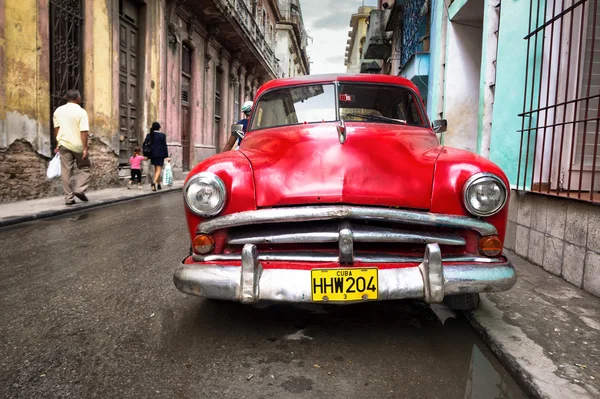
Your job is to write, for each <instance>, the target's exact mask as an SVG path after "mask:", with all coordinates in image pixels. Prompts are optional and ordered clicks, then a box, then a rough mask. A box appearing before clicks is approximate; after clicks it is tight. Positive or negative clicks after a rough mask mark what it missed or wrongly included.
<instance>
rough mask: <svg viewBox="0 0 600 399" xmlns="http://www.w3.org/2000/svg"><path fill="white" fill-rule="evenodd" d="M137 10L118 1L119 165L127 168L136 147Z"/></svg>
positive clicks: (124, 0)
mask: <svg viewBox="0 0 600 399" xmlns="http://www.w3.org/2000/svg"><path fill="white" fill-rule="evenodd" d="M138 24H139V9H138V6H137V4H136V3H135V2H134V1H131V0H121V1H119V163H120V164H127V162H128V161H129V157H130V156H131V154H132V153H133V148H135V147H138V146H139V137H138V136H139V134H138V133H139V132H138V114H139V108H138V102H139V95H138V87H139V81H138V79H139V76H138V68H139V60H138V55H139V35H138Z"/></svg>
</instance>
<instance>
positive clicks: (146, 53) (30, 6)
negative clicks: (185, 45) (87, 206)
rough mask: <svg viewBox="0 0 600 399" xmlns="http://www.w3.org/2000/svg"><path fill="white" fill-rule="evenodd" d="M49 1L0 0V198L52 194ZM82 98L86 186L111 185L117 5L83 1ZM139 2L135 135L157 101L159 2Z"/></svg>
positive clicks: (114, 174)
mask: <svg viewBox="0 0 600 399" xmlns="http://www.w3.org/2000/svg"><path fill="white" fill-rule="evenodd" d="M49 2H50V0H0V203H3V202H13V201H18V200H22V199H33V198H39V197H43V196H48V195H56V194H60V192H61V190H60V189H59V188H58V184H54V183H53V182H50V181H48V180H47V179H46V178H45V169H46V167H47V162H48V161H49V159H50V157H51V156H52V155H53V151H52V148H51V131H50V126H51V109H50V70H51V65H50V26H49V25H50V24H49V17H50V13H49ZM82 4H84V20H83V38H82V39H83V40H82V41H83V48H82V52H83V68H82V74H83V76H82V81H83V90H81V89H82V88H81V87H78V88H77V89H80V90H81V91H82V97H83V101H84V104H83V105H84V107H85V109H86V110H87V112H88V115H89V119H90V133H91V137H92V138H91V141H90V158H91V160H92V164H93V168H92V182H91V186H90V188H91V189H98V188H104V187H109V186H114V185H117V184H118V183H119V168H118V152H119V147H120V142H119V140H120V134H119V10H118V4H119V2H118V1H117V0H94V1H91V0H85V1H82ZM138 4H140V6H139V7H140V25H139V31H138V32H139V39H140V42H139V59H140V66H139V80H138V99H137V102H138V110H139V114H138V118H137V121H138V125H137V126H136V132H138V134H139V138H140V139H143V137H144V134H145V132H146V131H147V130H148V128H149V127H150V125H151V123H152V122H153V121H155V120H161V116H163V115H164V113H165V106H164V105H163V104H162V103H161V98H164V94H163V91H164V90H165V88H163V86H162V80H161V71H163V72H164V70H165V60H164V59H165V57H164V55H165V53H166V51H165V46H166V44H165V43H166V29H165V28H164V18H165V7H166V1H165V0H146V1H145V2H139V3H138Z"/></svg>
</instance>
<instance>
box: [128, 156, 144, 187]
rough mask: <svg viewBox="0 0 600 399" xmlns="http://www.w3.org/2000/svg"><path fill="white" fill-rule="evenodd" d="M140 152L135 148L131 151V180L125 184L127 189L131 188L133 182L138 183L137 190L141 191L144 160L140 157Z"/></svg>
mask: <svg viewBox="0 0 600 399" xmlns="http://www.w3.org/2000/svg"><path fill="white" fill-rule="evenodd" d="M141 152H142V150H141V149H140V148H139V147H136V148H135V149H134V150H133V156H132V157H131V158H129V164H130V165H131V180H129V183H128V184H127V188H131V184H132V183H133V181H134V180H137V182H138V190H141V189H142V161H143V160H144V159H145V158H144V157H143V156H142V155H141Z"/></svg>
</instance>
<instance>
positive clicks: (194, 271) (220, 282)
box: [173, 244, 516, 303]
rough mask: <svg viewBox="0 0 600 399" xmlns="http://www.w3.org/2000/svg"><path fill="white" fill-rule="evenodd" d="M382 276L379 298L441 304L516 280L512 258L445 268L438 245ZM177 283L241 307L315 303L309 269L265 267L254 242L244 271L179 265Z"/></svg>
mask: <svg viewBox="0 0 600 399" xmlns="http://www.w3.org/2000/svg"><path fill="white" fill-rule="evenodd" d="M348 267H352V266H348ZM378 274H379V278H378V280H379V291H378V300H392V299H403V298H415V299H422V300H424V301H425V302H427V303H439V302H442V300H443V299H444V296H446V295H453V294H464V293H478V292H493V291H506V290H508V289H510V288H511V287H512V286H513V285H514V284H515V282H516V274H515V270H514V269H513V267H512V264H511V263H510V261H508V260H506V261H502V262H497V263H486V264H480V263H471V264H468V263H466V264H465V263H463V264H460V265H452V264H447V265H444V264H443V262H442V256H441V253H440V248H439V245H438V244H428V245H427V246H426V249H425V254H424V257H423V261H422V262H421V264H420V265H419V266H418V267H403V268H394V269H380V270H379V271H378ZM173 280H174V282H175V286H176V287H177V288H178V289H179V290H180V291H181V292H184V293H186V294H191V295H197V296H202V297H205V298H213V299H224V300H232V301H240V302H243V303H256V302H258V301H259V300H261V299H262V300H272V301H282V302H311V301H312V295H311V283H310V281H311V272H310V270H295V269H271V268H269V269H263V268H262V266H261V264H260V261H259V255H258V252H257V250H256V246H255V245H253V244H246V245H245V246H244V248H243V250H242V266H241V267H239V266H219V265H214V264H210V265H202V264H181V265H179V267H178V268H177V270H176V271H175V275H174V277H173ZM332 303H334V302H332ZM344 303H347V302H344Z"/></svg>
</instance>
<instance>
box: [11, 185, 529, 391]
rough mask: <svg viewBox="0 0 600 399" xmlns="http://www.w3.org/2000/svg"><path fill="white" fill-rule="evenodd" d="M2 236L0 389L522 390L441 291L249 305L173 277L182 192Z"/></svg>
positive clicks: (182, 238) (181, 252) (180, 240)
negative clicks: (193, 291) (201, 294)
mask: <svg viewBox="0 0 600 399" xmlns="http://www.w3.org/2000/svg"><path fill="white" fill-rule="evenodd" d="M0 240H1V241H0V242H1V243H2V244H1V248H2V255H3V257H2V267H1V268H0V291H1V292H2V295H1V297H0V314H2V323H0V351H1V356H0V359H1V360H0V362H1V364H0V397H7V398H34V397H35V398H45V397H48V398H49V397H77V398H89V397H102V398H111V397H114V398H117V397H130V398H133V397H135V398H147V397H164V398H171V397H178V398H183V397H189V398H354V397H371V398H491V397H501V398H509V397H510V398H522V397H524V396H523V394H522V393H521V391H520V389H519V388H518V387H517V386H516V385H515V383H514V381H513V380H512V379H511V378H510V377H509V376H508V375H507V373H506V371H505V370H504V369H503V368H502V367H501V366H500V365H499V363H498V362H497V361H496V360H495V358H494V356H493V355H492V354H491V353H490V351H489V350H488V349H487V348H486V347H485V345H484V344H483V343H482V342H481V341H480V340H479V338H478V337H477V336H476V334H475V332H474V331H473V330H472V329H471V327H470V325H469V323H468V322H467V321H466V320H465V319H464V317H463V316H462V315H458V316H457V317H456V318H453V317H451V318H448V319H447V320H445V319H446V317H445V316H444V314H446V312H444V308H443V307H441V306H434V308H435V310H436V311H435V312H434V311H432V309H430V308H429V306H427V305H425V304H421V303H418V302H412V301H409V302H392V303H369V304H364V305H355V306H303V307H298V306H291V305H282V304H269V303H266V304H265V303H260V304H259V305H256V306H252V307H251V306H244V305H241V304H237V303H227V302H218V301H208V300H204V299H202V298H197V297H192V296H187V295H184V294H182V293H180V292H179V291H177V289H176V288H175V287H174V285H173V282H172V273H173V269H174V267H175V266H176V265H177V263H178V262H180V261H181V260H182V259H183V257H184V256H185V255H186V254H187V252H188V246H189V244H188V238H187V236H186V230H185V219H184V217H183V204H182V200H181V194H180V193H169V194H164V195H160V196H152V197H150V198H147V199H141V200H135V201H130V202H125V203H122V204H119V205H114V206H110V207H104V208H100V209H96V210H91V211H87V212H83V213H75V214H71V215H69V216H63V217H57V218H50V219H44V220H41V221H36V222H30V223H25V224H21V225H18V226H16V227H12V228H5V229H2V230H0ZM436 314H438V315H439V316H438V315H436ZM442 320H444V323H443V324H442Z"/></svg>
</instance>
